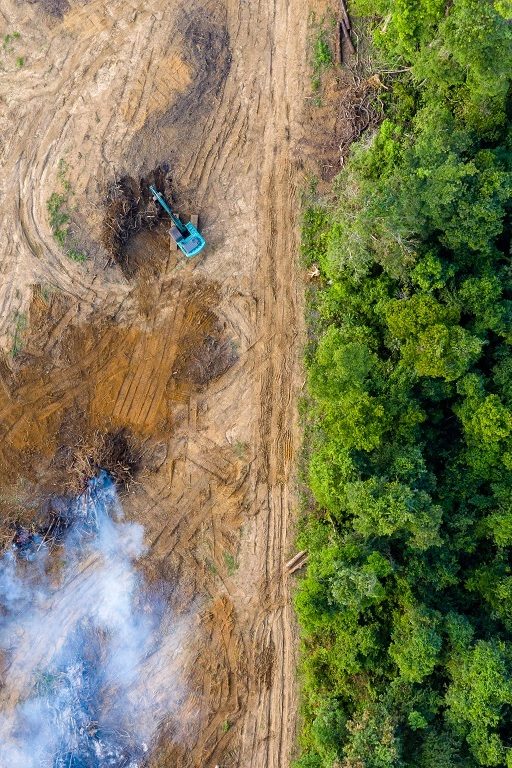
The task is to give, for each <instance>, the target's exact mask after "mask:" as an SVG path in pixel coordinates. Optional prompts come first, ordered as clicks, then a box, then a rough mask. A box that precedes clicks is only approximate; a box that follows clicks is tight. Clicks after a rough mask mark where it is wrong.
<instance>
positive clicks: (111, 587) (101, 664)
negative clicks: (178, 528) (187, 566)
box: [0, 472, 187, 768]
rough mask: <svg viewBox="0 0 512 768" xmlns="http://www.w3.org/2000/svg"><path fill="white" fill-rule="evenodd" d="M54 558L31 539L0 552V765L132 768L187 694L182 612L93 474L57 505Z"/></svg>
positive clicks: (139, 534)
mask: <svg viewBox="0 0 512 768" xmlns="http://www.w3.org/2000/svg"><path fill="white" fill-rule="evenodd" d="M62 517H63V521H64V526H63V528H64V529H65V530H64V533H63V534H62V537H61V541H60V543H59V545H58V547H55V548H54V551H52V553H51V556H50V552H49V550H48V549H47V547H46V545H45V543H44V541H42V540H38V539H37V538H35V539H34V538H32V539H30V541H29V542H28V543H26V544H25V546H24V547H22V548H20V547H19V546H18V547H13V548H12V549H11V550H9V551H8V552H7V553H6V554H5V555H4V556H3V557H2V559H1V560H0V683H1V685H0V768H107V766H108V768H138V767H140V766H142V764H143V763H144V760H145V757H147V755H148V752H149V749H150V746H151V741H152V739H153V737H154V736H155V731H156V728H157V726H158V723H159V722H161V721H162V719H163V718H165V717H166V716H167V715H169V714H172V713H173V712H176V710H177V708H178V707H179V705H180V699H181V697H182V696H183V690H182V688H181V685H180V682H179V679H178V672H177V669H179V667H180V664H182V662H183V659H182V658H181V656H182V641H183V639H184V636H185V633H186V629H187V627H186V625H185V623H184V622H183V621H181V622H180V623H178V622H177V621H176V620H173V618H172V617H171V616H169V615H168V611H167V609H166V607H165V605H164V603H163V601H159V600H158V599H157V598H156V597H155V595H154V594H152V593H151V591H150V590H148V589H147V588H146V587H145V585H144V583H143V581H142V579H141V577H140V575H139V574H138V572H137V570H136V568H135V563H136V561H137V559H138V558H140V557H141V555H142V554H143V553H144V544H143V529H142V527H141V526H140V525H136V524H134V523H126V522H123V514H122V509H121V506H120V504H119V501H118V498H117V494H116V490H115V486H114V484H113V482H112V480H111V478H110V477H109V476H108V475H107V474H106V473H105V472H101V473H100V474H99V475H98V476H97V477H96V478H94V479H93V480H92V481H91V482H90V484H89V487H88V488H87V490H86V492H85V493H84V494H82V495H81V496H79V497H78V498H76V499H74V500H73V501H71V502H68V503H67V505H66V506H65V508H64V509H63V512H62Z"/></svg>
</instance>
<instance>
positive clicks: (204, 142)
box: [0, 0, 308, 768]
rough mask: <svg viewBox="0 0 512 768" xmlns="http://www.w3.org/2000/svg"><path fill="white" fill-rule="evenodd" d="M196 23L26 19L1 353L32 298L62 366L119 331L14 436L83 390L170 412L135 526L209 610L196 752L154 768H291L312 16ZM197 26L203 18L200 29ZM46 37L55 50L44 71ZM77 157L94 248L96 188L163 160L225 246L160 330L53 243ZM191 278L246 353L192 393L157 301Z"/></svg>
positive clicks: (292, 11)
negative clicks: (47, 298) (60, 186)
mask: <svg viewBox="0 0 512 768" xmlns="http://www.w3.org/2000/svg"><path fill="white" fill-rule="evenodd" d="M5 3H6V6H7V14H8V16H9V18H10V20H11V24H12V25H13V26H20V28H21V27H23V24H22V17H21V16H20V11H19V6H17V4H16V3H15V2H14V0H5ZM183 7H184V6H183V5H182V4H181V3H175V2H172V3H171V2H167V1H166V0H164V2H163V3H162V2H158V3H157V2H155V1H153V2H151V0H150V2H149V3H147V2H145V3H141V2H139V0H129V2H128V4H126V3H120V2H117V1H114V0H92V2H90V3H89V4H88V5H87V6H84V7H81V6H80V5H79V4H74V3H72V7H71V10H70V11H69V13H68V14H66V16H65V17H64V19H63V21H62V22H61V23H58V24H55V25H53V26H52V27H51V28H50V29H47V28H46V29H42V30H41V32H37V33H35V32H34V31H33V30H32V29H31V25H32V24H33V21H34V19H36V18H39V17H38V16H37V13H36V11H35V10H34V9H33V8H31V9H27V8H26V7H25V11H26V13H27V14H28V15H27V16H26V19H27V20H26V21H25V22H24V23H25V27H23V28H22V33H23V34H26V35H27V38H28V37H29V36H30V34H31V35H32V39H33V45H34V49H35V50H34V53H33V57H34V59H33V63H32V64H31V65H30V66H31V69H30V70H29V69H28V68H27V70H26V71H22V72H19V73H16V75H15V74H14V72H13V73H12V75H9V78H10V79H9V80H8V82H7V85H6V86H0V88H2V87H6V88H11V89H14V87H15V86H16V88H17V89H18V95H17V96H16V98H15V100H14V104H13V108H12V110H11V111H10V120H11V125H10V126H9V131H14V134H16V133H17V134H18V136H17V138H11V139H10V140H8V141H7V143H6V149H5V150H4V154H3V155H2V162H3V166H4V171H5V173H4V176H5V179H6V181H5V185H4V188H3V191H4V192H5V190H6V189H9V190H10V192H12V190H17V191H18V192H17V201H18V202H15V200H16V197H15V198H13V197H12V195H10V196H8V195H6V194H4V195H3V196H2V197H1V198H0V215H2V217H3V218H4V220H5V221H7V223H8V229H7V246H6V247H5V248H4V249H3V250H2V252H1V253H0V272H2V271H3V272H4V275H5V280H3V281H2V285H1V286H0V307H2V308H3V312H2V313H1V316H0V338H1V340H2V341H3V343H4V346H8V343H9V340H10V336H11V334H12V328H13V322H14V320H13V318H14V315H15V312H16V311H18V310H20V309H21V310H24V309H25V310H26V307H27V306H28V301H29V299H30V295H31V286H32V285H34V284H35V283H45V284H48V283H50V284H52V285H55V286H56V287H57V288H58V289H60V290H61V291H64V292H66V293H69V294H70V295H71V296H73V297H75V300H76V304H75V306H76V312H75V313H74V314H73V313H70V314H69V318H68V319H66V320H62V321H61V324H60V325H59V326H56V328H55V330H54V333H53V336H52V337H51V341H48V345H49V347H48V349H51V350H53V349H54V348H56V347H58V343H55V339H57V338H58V336H59V334H60V333H62V332H63V331H64V330H65V327H66V323H68V322H69V323H70V324H72V323H76V322H79V321H83V319H84V318H86V317H88V316H89V317H90V316H93V314H94V313H97V314H100V315H103V316H105V317H109V318H112V317H115V318H116V319H117V320H119V321H121V322H122V325H120V326H119V328H118V335H117V337H116V342H115V343H116V344H117V345H118V352H119V354H117V355H116V356H115V361H114V362H112V360H111V357H110V350H111V345H112V338H111V337H110V336H109V334H110V330H111V329H110V326H109V327H108V328H107V330H106V331H105V332H104V333H103V335H101V334H100V336H99V337H97V338H96V339H95V340H94V343H93V344H92V346H90V347H88V348H87V349H86V350H85V354H84V355H83V359H81V360H80V362H79V363H73V364H71V365H70V366H68V368H67V369H66V372H65V375H64V377H63V379H62V382H61V383H59V381H58V378H57V379H56V378H55V377H52V378H51V380H50V381H48V382H47V383H46V384H45V386H44V387H43V389H42V390H39V391H38V392H37V394H36V395H35V396H33V397H31V388H30V385H27V388H26V389H25V390H20V391H18V392H17V393H16V407H15V408H13V407H12V406H11V405H9V404H8V403H6V404H5V406H4V410H3V414H4V416H5V419H6V421H5V424H6V425H10V428H12V429H16V425H17V423H18V421H19V419H20V417H21V416H24V413H23V411H24V410H27V409H29V410H32V411H33V410H36V409H39V408H40V409H41V412H42V413H44V414H46V415H49V414H50V412H51V410H52V409H55V408H59V407H63V406H64V405H65V404H70V403H71V402H72V401H73V399H74V398H77V397H80V395H81V393H82V394H83V392H84V391H87V393H88V394H87V397H90V398H91V401H92V408H93V410H94V409H96V410H100V409H103V410H106V409H107V408H109V407H110V409H111V411H112V417H113V419H114V421H115V422H116V423H128V424H130V423H131V424H134V423H135V424H138V425H139V426H140V425H141V424H143V425H145V427H144V428H145V429H147V430H149V431H151V430H152V429H156V428H157V426H158V428H159V429H160V426H159V425H160V421H161V420H162V419H164V414H163V412H162V408H161V406H160V404H161V403H162V402H164V401H166V402H170V403H172V425H173V426H172V431H171V432H169V433H165V434H164V435H163V436H162V440H163V443H164V444H165V451H166V459H165V460H164V461H163V464H162V466H161V467H160V468H159V469H158V471H157V473H156V474H154V475H149V476H147V477H144V478H142V480H141V484H140V487H138V490H137V492H136V493H135V494H133V495H131V496H130V497H129V498H127V499H126V507H127V511H128V514H129V515H131V516H133V517H135V518H137V519H138V520H140V522H142V523H143V524H144V525H145V527H146V531H147V536H148V541H150V542H152V547H151V553H150V556H149V557H148V562H147V569H148V572H149V573H153V572H154V574H155V578H157V577H159V578H162V577H164V578H166V579H172V578H175V579H176V580H177V581H178V582H179V583H180V584H181V585H182V586H181V590H182V591H181V593H180V594H181V598H180V599H181V600H183V601H184V603H185V604H186V603H187V601H188V602H189V603H192V602H194V601H197V600H203V601H204V620H203V622H202V624H201V627H200V629H198V637H199V638H200V639H199V640H198V643H199V645H198V649H197V663H196V665H195V667H194V669H195V674H196V677H195V678H194V679H191V681H190V686H191V696H190V702H189V705H187V706H190V708H191V709H190V711H192V709H193V708H194V707H195V708H196V709H198V710H199V712H200V714H199V717H200V721H201V723H202V727H201V729H200V730H199V732H195V733H193V734H190V735H189V741H188V743H187V748H186V749H184V748H183V746H182V745H180V744H179V743H173V741H172V735H171V734H170V735H169V736H168V739H167V742H166V743H162V745H161V749H160V751H158V750H157V753H156V755H155V759H154V761H153V763H152V766H153V764H154V766H155V768H157V766H163V765H167V764H173V765H175V766H176V768H191V766H194V768H195V767H196V766H197V768H199V766H201V768H213V767H214V766H215V765H216V764H219V765H221V766H222V768H233V767H234V766H239V768H263V767H265V768H277V766H279V768H285V766H286V765H288V763H289V758H290V755H291V752H292V746H293V739H294V722H295V720H294V718H295V709H296V696H295V687H294V676H295V667H294V664H295V632H294V622H293V616H292V611H291V608H290V594H289V584H288V580H287V577H286V576H285V575H284V572H283V565H284V562H285V560H286V558H287V555H288V554H289V548H290V546H291V540H290V536H291V535H292V533H293V517H294V514H293V510H294V503H295V499H294V494H293V475H292V469H293V464H292V462H293V457H294V454H295V451H296V450H297V445H298V429H297V423H296V415H295V399H296V392H297V388H298V387H297V380H298V375H297V359H296V358H297V348H298V338H300V329H301V298H300V289H299V287H298V286H297V282H296V277H295V255H296V246H297V242H296V231H295V225H294V217H295V211H296V206H297V203H296V200H295V196H294V173H295V172H294V169H293V166H292V148H293V143H294V141H296V138H297V135H298V132H299V130H300V114H301V110H302V103H303V84H304V81H305V76H304V71H303V68H304V67H303V62H304V61H305V59H306V54H305V45H306V25H307V15H308V14H307V9H306V7H305V5H304V3H303V2H299V0H283V2H281V3H277V2H273V1H272V0H267V1H266V2H262V1H260V2H258V3H256V4H251V3H245V2H235V0H226V2H225V4H224V3H223V2H221V0H212V1H211V2H208V4H207V5H204V6H202V5H199V4H195V3H194V2H193V3H192V4H191V5H190V4H189V8H188V16H187V14H185V17H184V15H183ZM194 13H202V14H203V16H201V19H202V21H201V24H203V26H201V24H199V22H197V21H194V19H195V18H196V17H194V16H193V14H194ZM190 14H192V15H190ZM183 18H189V19H191V18H192V22H193V23H192V27H190V25H189V33H190V35H191V37H192V39H188V38H187V25H186V24H185V25H183V28H182V27H181V26H180V20H182V19H183ZM197 18H199V17H197ZM194 24H195V27H194ZM208 26H210V27H211V28H212V30H213V32H214V33H215V34H217V35H218V41H220V43H218V41H217V43H215V44H216V45H217V44H219V46H220V47H219V50H218V51H217V53H216V56H217V59H216V60H215V61H216V65H218V66H217V69H218V70H219V71H218V72H217V74H216V76H215V77H213V76H212V75H211V73H210V72H207V73H206V77H205V78H203V80H201V78H200V77H199V76H198V72H197V70H198V67H199V64H198V62H199V63H200V62H201V56H202V55H204V54H202V53H201V51H200V50H199V51H196V50H195V49H194V50H192V48H191V44H192V43H194V44H195V43H197V44H198V45H201V44H202V43H201V40H200V38H201V37H202V36H203V35H204V32H203V29H206V28H207V27H208ZM190 29H192V31H191V32H190ZM25 30H26V33H25ZM223 30H225V32H224V31H223ZM45 34H47V35H49V38H50V46H49V47H48V48H47V49H44V50H45V51H46V53H45V54H44V55H43V48H42V40H43V38H44V36H45ZM91 41H92V43H91ZM38 45H39V46H41V48H40V49H39V53H37V46H38ZM162 62H164V64H162ZM165 62H169V63H170V64H171V65H172V62H174V63H175V66H174V69H173V73H174V71H175V72H176V75H175V77H174V74H173V79H172V82H173V84H174V85H172V87H168V83H167V81H166V80H165V74H162V72H164V73H165V71H166V70H165V66H167V65H166V64H165ZM162 67H164V68H163V69H162ZM189 77H190V81H189V79H188V78H189ZM208 78H210V79H208ZM180 89H182V90H180ZM201 89H202V95H201V98H200V99H199V100H198V96H197V94H198V93H199V92H201ZM0 94H1V91H0ZM194 94H196V96H194ZM194 99H195V100H196V102H197V103H196V102H194ZM106 102H110V103H106ZM169 105H170V106H169ZM112 107H114V108H112ZM29 115H30V125H28V126H27V121H28V116H29ZM1 127H2V118H0V128H1ZM31 134H32V135H33V136H35V137H37V140H35V141H34V140H31V139H32V136H31ZM20 147H22V152H21V154H20V151H19V150H20ZM16 153H17V154H18V156H20V157H21V160H20V162H19V163H18V164H16V163H15V162H14V160H13V158H14V157H16ZM62 156H66V157H67V158H69V162H70V173H71V182H72V184H73V188H74V189H75V192H76V198H75V199H76V201H78V202H79V203H80V204H81V205H82V206H83V207H84V208H83V211H84V212H83V214H82V218H81V219H78V220H79V221H81V222H83V221H84V220H85V218H87V226H88V230H89V237H90V239H91V241H94V240H95V239H96V240H97V239H98V237H99V232H100V228H101V206H100V188H101V184H102V183H103V181H106V180H109V179H111V178H112V176H113V174H114V173H121V172H124V171H127V172H130V173H132V174H133V175H134V176H137V174H141V173H144V172H145V171H147V170H148V169H149V168H152V167H155V165H156V164H157V163H159V162H161V161H162V160H163V159H166V158H169V159H170V161H171V163H174V167H175V176H176V177H178V178H179V185H180V188H179V190H177V192H178V199H181V200H182V204H183V205H184V207H185V209H186V206H187V205H191V204H195V205H198V206H200V212H201V215H202V220H203V222H204V225H205V233H206V234H207V239H208V241H209V243H210V244H211V246H210V249H209V251H208V253H207V255H206V258H205V259H204V260H203V261H200V262H197V263H196V264H194V265H186V267H185V268H184V269H183V270H182V271H179V272H177V271H176V270H181V267H180V265H179V264H178V263H177V262H176V260H175V259H174V258H171V259H170V260H169V262H168V263H167V265H166V267H165V270H164V272H163V273H162V274H161V275H159V276H158V278H157V281H159V285H160V288H161V289H162V290H160V293H159V294H158V299H157V300H155V306H154V308H153V311H152V313H151V316H150V317H149V319H147V320H144V319H142V318H141V317H140V314H138V310H137V298H136V293H137V286H135V285H134V284H133V283H132V284H131V283H129V282H127V281H126V280H125V279H124V278H122V277H120V275H119V274H118V273H116V272H114V271H106V272H99V273H98V269H97V267H98V264H97V263H94V262H92V263H91V264H90V265H89V266H88V267H86V268H84V267H82V266H80V265H76V264H74V263H72V262H70V261H69V260H68V259H67V257H66V256H65V255H64V254H63V253H62V252H61V251H60V249H59V248H58V247H57V246H56V244H55V243H54V242H53V241H52V239H51V236H50V233H49V230H48V224H47V220H46V209H45V205H46V200H47V199H48V197H49V195H50V194H51V192H52V191H53V190H54V184H55V175H56V168H57V163H58V160H59V158H60V157H62ZM185 190H187V192H186V191H185ZM177 274H179V275H180V276H182V277H183V280H184V281H185V282H186V281H191V280H192V275H193V274H195V275H200V276H201V279H202V280H206V281H211V282H214V281H215V282H216V283H217V284H219V285H220V286H221V291H220V292H221V296H220V301H219V304H218V306H216V307H215V314H216V317H217V318H218V321H219V323H220V324H221V325H223V326H224V328H225V331H226V333H228V334H229V335H230V336H231V337H233V338H234V339H236V343H237V346H238V353H239V360H238V362H237V363H236V364H235V365H234V366H233V367H232V368H231V369H230V370H228V371H227V372H226V373H225V374H224V375H223V376H221V377H220V378H219V379H217V380H215V381H212V382H211V383H209V384H207V385H206V386H204V387H203V388H202V389H200V390H199V391H197V392H194V393H192V394H191V392H190V391H189V390H188V391H187V390H186V389H183V388H182V387H181V388H180V385H179V383H176V382H175V381H173V379H172V376H171V377H170V378H169V375H170V374H172V370H173V366H174V361H175V359H176V355H177V339H179V337H180V336H182V335H183V334H184V333H185V329H186V327H187V323H189V322H190V316H189V314H187V305H186V301H185V298H184V296H182V295H181V293H180V291H176V289H175V288H173V290H172V291H170V292H167V294H168V295H167V294H166V291H165V290H163V286H164V283H165V281H166V280H173V279H174V278H175V277H176V275H177ZM98 275H99V277H98ZM161 313H163V314H161ZM197 322H198V323H199V325H200V320H198V321H197ZM141 333H142V334H144V333H146V334H148V333H149V334H151V333H152V334H153V336H152V340H151V341H150V342H149V343H148V341H147V339H145V338H144V336H142V337H139V338H138V341H137V339H136V337H137V334H141ZM159 334H160V335H159ZM91 370H94V380H93V381H91V380H90V376H91V374H90V371H91ZM88 377H89V380H88ZM84 381H85V383H84ZM109 404H110V405H109ZM45 409H46V410H45ZM103 410H102V412H103ZM41 430H42V432H43V433H44V425H43V426H41ZM233 562H235V566H233ZM217 678H218V680H217ZM226 722H228V723H229V728H228V730H224V724H225V723H226Z"/></svg>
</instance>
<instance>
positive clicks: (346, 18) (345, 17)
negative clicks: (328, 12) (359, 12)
mask: <svg viewBox="0 0 512 768" xmlns="http://www.w3.org/2000/svg"><path fill="white" fill-rule="evenodd" d="M340 3H341V15H342V16H343V21H344V22H345V26H346V28H347V29H348V30H349V31H350V30H351V29H352V25H351V23H350V16H349V15H348V11H347V6H346V5H345V0H340Z"/></svg>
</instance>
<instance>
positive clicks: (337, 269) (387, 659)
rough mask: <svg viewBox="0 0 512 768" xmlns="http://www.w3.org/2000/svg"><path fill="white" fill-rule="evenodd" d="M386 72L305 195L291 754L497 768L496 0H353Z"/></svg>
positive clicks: (501, 205) (511, 443)
mask: <svg viewBox="0 0 512 768" xmlns="http://www.w3.org/2000/svg"><path fill="white" fill-rule="evenodd" d="M352 10H353V11H354V12H355V13H358V14H359V15H361V16H367V17H368V19H367V22H368V24H369V25H370V26H371V27H373V38H374V42H375V46H376V51H377V52H378V53H377V55H380V56H381V57H382V59H383V60H386V61H387V62H389V63H390V64H391V66H390V67H389V68H395V69H403V70H407V72H406V73H405V74H403V75H402V76H401V77H400V78H399V79H396V80H395V82H394V84H393V86H392V89H391V91H390V98H389V103H388V111H387V119H386V120H385V121H384V122H383V123H382V124H381V126H380V128H379V130H378V131H377V132H376V135H374V136H372V137H371V139H370V138H368V137H366V138H365V139H363V141H362V142H361V143H360V144H359V145H358V146H356V147H355V148H354V150H353V153H352V156H351V158H350V161H349V162H348V163H347V166H346V168H345V170H344V171H343V173H342V174H341V176H340V177H339V179H338V180H337V181H336V184H335V196H336V203H335V204H329V205H325V204H320V203H318V202H316V203H315V202H314V203H312V204H311V205H310V206H309V208H308V209H307V210H306V212H305V218H304V228H303V249H304V254H305V258H306V259H307V260H308V261H309V262H310V263H312V262H315V263H317V264H318V265H319V267H320V271H321V275H322V279H321V287H320V288H319V289H318V290H316V291H315V294H314V296H313V297H312V299H311V301H312V306H311V310H310V316H311V319H310V336H311V343H310V347H309V348H308V351H307V365H308V370H309V393H310V400H311V402H310V403H309V404H308V424H307V429H308V433H309V434H310V436H311V443H312V449H311V456H310V461H309V485H310V487H311V489H312V492H313V494H314V498H315V501H316V506H315V509H314V510H313V511H312V512H310V513H309V514H308V517H307V519H306V521H305V522H304V527H303V531H302V534H301V537H302V543H303V544H304V545H305V546H307V548H308V550H309V553H310V559H309V566H308V570H307V573H306V575H305V577H304V578H303V579H302V580H301V581H300V583H299V586H298V589H297V594H296V606H297V611H298V614H299V620H300V624H301V631H302V685H303V718H302V719H303V724H302V735H301V746H302V753H301V757H300V758H299V760H298V762H297V766H300V768H391V766H393V767H396V768H402V767H403V768H405V767H406V766H411V768H478V766H508V768H512V550H511V547H512V349H511V346H510V344H511V341H512V254H511V242H510V224H511V213H512V205H511V197H512V195H511V192H512V130H511V129H512V121H511V113H510V103H509V101H508V97H509V95H510V86H511V78H512V26H511V25H510V24H509V23H508V21H507V16H509V15H511V14H510V13H509V12H510V10H511V9H510V3H509V0H353V2H352Z"/></svg>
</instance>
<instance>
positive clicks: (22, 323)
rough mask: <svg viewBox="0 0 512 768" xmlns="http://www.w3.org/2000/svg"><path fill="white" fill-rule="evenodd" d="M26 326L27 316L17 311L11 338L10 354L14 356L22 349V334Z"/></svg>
mask: <svg viewBox="0 0 512 768" xmlns="http://www.w3.org/2000/svg"><path fill="white" fill-rule="evenodd" d="M26 328H27V316H26V314H25V313H24V312H17V313H16V318H15V327H14V337H13V340H12V347H11V356H12V357H16V356H17V355H19V353H20V352H21V350H22V349H23V335H24V333H25V330H26Z"/></svg>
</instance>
